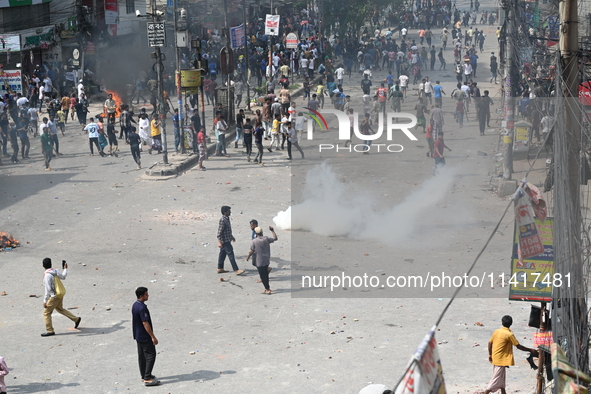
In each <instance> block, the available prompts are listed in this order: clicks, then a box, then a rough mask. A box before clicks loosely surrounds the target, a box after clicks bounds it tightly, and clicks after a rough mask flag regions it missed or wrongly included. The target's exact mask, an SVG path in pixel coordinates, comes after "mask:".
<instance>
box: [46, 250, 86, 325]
mask: <svg viewBox="0 0 591 394" xmlns="http://www.w3.org/2000/svg"><path fill="white" fill-rule="evenodd" d="M43 268H45V275H44V276H43V284H44V285H45V298H44V299H43V308H44V309H43V320H44V321H45V329H46V332H44V333H43V334H41V336H42V337H49V336H52V335H55V332H54V331H53V324H52V321H51V314H52V313H53V311H54V310H56V311H58V312H59V313H61V314H62V315H64V316H65V317H67V318H68V319H70V320H72V321H73V322H74V323H75V325H74V328H78V326H79V325H80V321H81V320H82V318H81V317H76V316H74V315H73V314H72V313H71V312H70V311H68V310H66V309H64V296H65V295H66V289H65V287H64V285H63V284H62V280H65V279H66V276H67V275H68V264H67V263H66V261H65V260H64V261H62V268H63V270H62V273H61V274H60V273H59V272H58V270H56V269H53V268H51V259H50V258H49V257H46V258H44V259H43Z"/></svg>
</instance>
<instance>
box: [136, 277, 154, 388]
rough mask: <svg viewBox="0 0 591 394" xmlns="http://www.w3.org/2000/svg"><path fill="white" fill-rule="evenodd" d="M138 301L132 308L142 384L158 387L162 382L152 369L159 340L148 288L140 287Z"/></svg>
mask: <svg viewBox="0 0 591 394" xmlns="http://www.w3.org/2000/svg"><path fill="white" fill-rule="evenodd" d="M135 295H136V297H137V301H136V302H135V303H134V304H133V306H132V307H131V315H132V329H133V339H135V341H136V342H137V356H138V364H139V367H140V375H141V376H142V382H144V384H145V385H146V386H157V385H159V384H160V381H159V380H158V379H156V376H154V375H152V369H153V368H154V363H155V362H156V345H158V338H156V336H155V335H154V327H153V325H152V318H151V317H150V311H149V310H148V307H147V306H146V304H145V302H146V301H148V298H149V297H150V294H148V289H147V288H146V287H138V288H137V289H136V290H135Z"/></svg>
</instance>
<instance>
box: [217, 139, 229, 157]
mask: <svg viewBox="0 0 591 394" xmlns="http://www.w3.org/2000/svg"><path fill="white" fill-rule="evenodd" d="M216 150H217V152H218V153H219V154H220V155H227V154H228V153H227V152H226V135H225V134H218V145H217V147H216Z"/></svg>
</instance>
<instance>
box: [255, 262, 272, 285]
mask: <svg viewBox="0 0 591 394" xmlns="http://www.w3.org/2000/svg"><path fill="white" fill-rule="evenodd" d="M257 270H258V271H259V276H260V277H261V281H262V282H263V286H265V290H271V289H270V288H269V266H268V265H265V266H264V267H257Z"/></svg>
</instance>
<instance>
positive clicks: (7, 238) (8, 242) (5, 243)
mask: <svg viewBox="0 0 591 394" xmlns="http://www.w3.org/2000/svg"><path fill="white" fill-rule="evenodd" d="M19 245H20V242H19V241H17V240H16V239H15V238H14V237H13V236H12V235H10V234H8V233H4V232H0V251H3V250H11V249H12V248H16V247H17V246H19Z"/></svg>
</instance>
